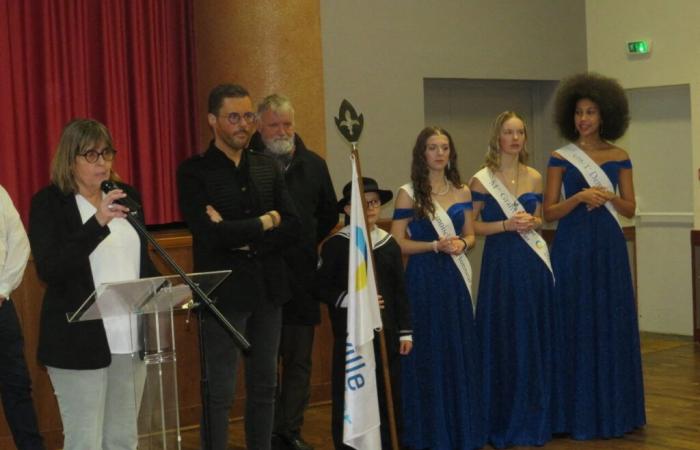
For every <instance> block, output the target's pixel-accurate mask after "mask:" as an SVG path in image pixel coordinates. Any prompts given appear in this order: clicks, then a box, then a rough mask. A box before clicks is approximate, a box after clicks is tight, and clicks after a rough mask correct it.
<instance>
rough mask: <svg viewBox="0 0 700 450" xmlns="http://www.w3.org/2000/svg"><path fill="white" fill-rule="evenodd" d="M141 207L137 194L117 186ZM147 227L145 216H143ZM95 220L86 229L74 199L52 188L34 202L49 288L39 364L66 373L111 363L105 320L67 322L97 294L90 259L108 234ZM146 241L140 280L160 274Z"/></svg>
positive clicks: (36, 250) (37, 256)
mask: <svg viewBox="0 0 700 450" xmlns="http://www.w3.org/2000/svg"><path fill="white" fill-rule="evenodd" d="M117 184H118V186H119V187H120V188H121V189H123V190H124V192H125V193H126V194H127V195H128V196H129V197H131V198H133V199H134V200H136V201H138V202H139V203H140V198H139V195H138V193H137V192H136V190H134V188H132V187H131V186H128V185H125V184H122V183H117ZM137 217H138V219H139V220H140V221H141V222H142V223H143V212H142V211H141V210H139V211H138V214H137ZM109 232H110V231H109V228H108V227H106V226H105V227H103V226H100V224H99V223H98V222H97V219H95V216H93V217H91V218H90V219H89V220H88V221H87V222H85V223H84V224H83V221H82V219H81V217H80V210H79V209H78V204H77V203H76V200H75V195H74V194H64V193H63V192H61V190H60V189H58V187H56V186H55V185H49V186H47V187H45V188H43V189H42V190H40V191H39V192H37V193H36V194H35V195H34V197H33V198H32V204H31V210H30V214H29V242H30V244H31V248H32V255H33V256H34V262H35V264H36V270H37V273H38V274H39V278H40V279H41V280H42V281H43V282H44V283H46V293H45V294H44V301H43V304H42V306H41V322H40V325H39V349H38V352H37V353H38V354H37V356H38V358H39V361H40V362H41V363H42V364H44V365H47V366H51V367H58V368H62V369H74V370H84V369H99V368H102V367H107V366H108V365H109V364H110V363H111V355H110V351H109V344H108V343H107V335H106V333H105V329H104V326H103V325H102V321H101V320H90V321H84V322H75V323H68V321H67V319H66V314H67V313H72V312H75V311H76V310H77V309H78V308H79V307H80V305H81V304H82V303H83V302H84V301H85V300H86V299H87V298H88V296H89V295H90V294H91V293H92V291H93V290H94V289H95V282H94V280H93V278H92V270H91V269H90V259H89V256H90V254H91V253H92V252H93V250H95V248H96V247H97V246H98V245H99V244H100V242H102V240H103V239H105V238H106V237H107V236H108V235H109ZM139 239H140V241H141V273H140V275H141V277H142V278H143V277H150V276H156V275H158V272H157V271H156V269H155V267H154V266H153V263H152V262H151V259H150V258H149V256H148V249H147V246H146V242H145V241H144V239H143V238H142V237H141V236H140V235H139Z"/></svg>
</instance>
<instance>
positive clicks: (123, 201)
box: [100, 180, 141, 214]
mask: <svg viewBox="0 0 700 450" xmlns="http://www.w3.org/2000/svg"><path fill="white" fill-rule="evenodd" d="M100 189H102V192H104V193H105V194H106V193H108V192H110V191H113V190H115V189H120V187H119V186H117V185H116V184H115V183H114V182H113V181H110V180H104V181H103V182H102V184H100ZM114 203H118V204H120V205H122V206H126V207H127V208H129V214H136V212H137V211H138V210H139V209H141V205H139V204H138V203H137V202H136V201H135V200H134V199H132V198H131V197H128V196H127V197H124V198H119V199H117V200H115V201H114Z"/></svg>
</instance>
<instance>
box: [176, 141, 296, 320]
mask: <svg viewBox="0 0 700 450" xmlns="http://www.w3.org/2000/svg"><path fill="white" fill-rule="evenodd" d="M240 167H241V168H244V167H247V169H248V171H247V175H248V180H249V188H250V192H249V194H250V197H251V200H252V205H251V210H250V211H247V210H246V209H245V208H244V207H243V206H242V202H241V198H242V196H243V195H244V194H242V193H241V190H243V189H242V187H241V186H240V185H239V184H238V183H237V181H236V180H235V179H234V176H233V174H234V170H235V165H234V164H233V162H232V161H231V160H229V159H228V158H227V157H226V155H224V153H223V152H222V151H221V150H219V149H217V148H216V147H215V146H214V145H213V143H212V144H211V145H210V147H209V149H208V150H207V151H206V152H205V153H203V154H200V155H197V156H193V157H192V158H190V159H188V160H186V161H184V162H183V163H182V164H181V165H180V167H179V169H178V172H177V185H178V193H179V203H180V209H181V210H182V215H183V216H184V218H185V221H186V222H187V226H188V227H189V229H190V231H191V232H192V247H193V249H192V251H193V254H194V268H195V270H196V271H198V272H199V271H211V270H226V269H230V270H232V271H233V272H232V273H231V275H230V276H229V277H228V278H226V280H224V282H223V283H222V284H221V286H219V287H218V288H217V289H216V290H215V291H214V292H213V293H212V295H211V297H212V298H213V299H216V302H217V307H218V308H219V309H220V310H221V312H222V313H224V314H227V313H230V312H245V311H252V310H253V309H254V308H255V305H256V304H257V303H258V302H260V301H268V302H272V303H274V304H276V305H281V304H283V303H285V302H286V301H288V300H289V299H290V296H291V294H290V290H289V280H288V275H287V268H286V264H285V262H284V259H283V256H282V251H283V250H284V249H286V248H287V247H289V246H290V245H292V244H294V243H295V242H296V241H297V240H298V239H299V227H300V225H299V218H298V216H297V213H296V209H295V207H294V203H293V202H292V199H291V197H290V196H289V193H288V192H287V188H286V185H285V183H284V177H283V175H282V172H281V171H280V170H279V168H278V167H277V165H276V163H275V162H274V161H273V160H272V159H271V158H270V157H268V156H265V155H259V154H256V153H252V152H249V151H246V153H245V155H244V156H243V159H242V160H241V166H240ZM247 188H248V186H246V187H245V189H247ZM245 195H247V194H245ZM207 205H211V206H213V207H214V209H216V210H217V211H218V212H219V213H220V214H221V216H222V218H223V221H222V222H220V223H214V222H212V221H211V220H210V219H209V216H208V215H207V214H206V206H207ZM271 210H276V211H277V212H279V214H280V216H281V217H282V222H281V224H280V226H279V227H277V228H274V229H272V230H268V231H263V229H262V224H261V223H260V220H259V219H258V217H259V216H261V215H263V214H264V213H266V212H267V211H271ZM246 245H247V246H248V247H249V248H250V252H241V251H236V250H235V249H236V248H240V247H243V246H246Z"/></svg>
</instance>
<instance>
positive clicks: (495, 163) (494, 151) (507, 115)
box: [485, 111, 529, 170]
mask: <svg viewBox="0 0 700 450" xmlns="http://www.w3.org/2000/svg"><path fill="white" fill-rule="evenodd" d="M510 119H519V120H520V121H521V122H522V123H523V129H524V130H525V142H523V149H522V150H520V153H519V154H518V162H520V163H522V164H526V163H527V158H528V156H529V154H528V152H527V125H525V120H523V118H522V117H520V116H519V115H518V114H517V113H515V112H514V111H503V112H502V113H500V114H499V115H498V117H496V120H495V121H494V122H493V126H492V127H491V139H489V149H488V151H487V152H486V163H485V165H486V167H488V168H489V169H491V170H498V169H499V168H500V167H501V148H500V138H501V129H502V128H503V124H504V123H506V122H507V121H509V120H510Z"/></svg>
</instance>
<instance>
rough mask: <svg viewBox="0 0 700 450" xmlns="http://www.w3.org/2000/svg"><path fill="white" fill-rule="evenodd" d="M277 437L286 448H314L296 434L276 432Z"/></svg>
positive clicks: (298, 449)
mask: <svg viewBox="0 0 700 450" xmlns="http://www.w3.org/2000/svg"><path fill="white" fill-rule="evenodd" d="M277 437H278V438H279V439H280V440H281V441H283V442H284V443H285V444H287V449H288V450H314V448H313V447H312V446H311V445H309V444H308V443H307V442H306V441H304V440H303V439H302V438H301V436H299V435H298V434H297V435H291V436H289V435H287V436H285V435H282V434H278V435H277Z"/></svg>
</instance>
